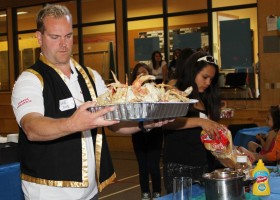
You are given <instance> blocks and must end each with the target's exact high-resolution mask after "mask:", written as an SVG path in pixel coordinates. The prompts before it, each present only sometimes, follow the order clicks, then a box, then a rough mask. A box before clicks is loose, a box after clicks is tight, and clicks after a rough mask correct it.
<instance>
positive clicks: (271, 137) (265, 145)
mask: <svg viewBox="0 0 280 200" xmlns="http://www.w3.org/2000/svg"><path fill="white" fill-rule="evenodd" d="M275 136H276V133H275V131H273V130H272V131H269V133H268V135H267V136H266V140H264V139H263V138H262V137H261V138H260V142H261V145H262V148H263V149H264V150H265V151H268V150H269V149H270V146H271V144H272V141H273V140H274V139H275Z"/></svg>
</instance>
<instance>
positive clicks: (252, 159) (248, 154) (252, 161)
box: [237, 146, 256, 164]
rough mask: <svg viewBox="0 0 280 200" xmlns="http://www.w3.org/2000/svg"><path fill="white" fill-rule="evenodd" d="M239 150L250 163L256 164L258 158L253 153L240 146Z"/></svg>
mask: <svg viewBox="0 0 280 200" xmlns="http://www.w3.org/2000/svg"><path fill="white" fill-rule="evenodd" d="M237 150H238V151H239V152H241V153H244V154H245V155H246V156H247V157H248V158H249V160H250V162H251V163H252V164H253V163H254V162H256V157H255V155H254V153H252V152H251V151H248V150H247V149H246V148H244V147H242V146H239V147H237Z"/></svg>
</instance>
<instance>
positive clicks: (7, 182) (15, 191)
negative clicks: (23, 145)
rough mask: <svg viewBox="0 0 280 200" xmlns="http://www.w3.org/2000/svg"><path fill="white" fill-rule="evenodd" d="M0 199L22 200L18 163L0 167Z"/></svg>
mask: <svg viewBox="0 0 280 200" xmlns="http://www.w3.org/2000/svg"><path fill="white" fill-rule="evenodd" d="M0 199H3V200H4V199H13V200H24V197H23V192H22V189H21V179H20V164H19V163H18V162H15V163H9V164H4V165H0Z"/></svg>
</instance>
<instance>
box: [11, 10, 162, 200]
mask: <svg viewBox="0 0 280 200" xmlns="http://www.w3.org/2000/svg"><path fill="white" fill-rule="evenodd" d="M36 37H37V39H38V42H39V44H40V46H41V54H40V59H39V60H38V61H36V63H35V64H34V65H33V66H31V67H30V68H29V69H28V70H26V71H24V72H23V73H22V74H21V75H20V77H19V78H18V80H17V82H16V84H15V86H14V89H13V93H12V106H13V109H14V113H15V116H16V120H17V122H18V124H19V127H20V135H19V148H20V163H21V172H22V174H21V178H22V188H23V192H24V196H25V199H36V200H37V199H47V200H50V199H59V200H63V199H65V200H70V199H75V200H76V199H86V200H87V199H97V193H98V189H99V190H100V191H101V190H102V189H103V188H104V187H105V186H106V185H108V184H109V183H111V182H112V181H113V180H114V178H115V176H116V175H115V173H114V170H113V166H112V161H111V158H110V155H109V150H108V146H107V143H106V138H105V135H102V134H97V130H96V128H98V127H103V126H108V127H109V128H110V129H111V130H113V131H115V132H117V133H124V134H125V133H129V134H130V133H135V132H138V131H140V128H139V127H138V124H137V123H134V122H131V123H126V124H125V125H124V123H120V122H119V121H106V120H104V118H103V115H105V114H106V113H107V112H109V111H112V110H113V107H108V108H104V109H102V110H100V111H97V112H94V113H91V112H89V111H88V108H89V107H93V106H95V102H94V100H95V98H96V96H97V95H99V94H102V93H104V92H105V91H106V85H105V83H104V81H103V80H102V78H101V76H100V75H99V74H98V73H97V72H96V71H94V70H91V69H88V68H86V67H83V66H80V65H79V64H78V63H77V62H75V60H73V59H72V58H71V54H72V46H73V29H72V16H71V14H70V12H69V10H68V9H67V8H66V7H63V6H60V5H47V6H46V7H44V8H42V9H41V10H40V11H39V13H38V16H37V31H36ZM84 102H85V103H84ZM165 123H167V121H160V122H156V123H153V122H149V123H147V122H146V123H145V128H153V127H158V126H162V125H163V124H165ZM141 128H142V129H143V128H144V127H143V126H142V127H141Z"/></svg>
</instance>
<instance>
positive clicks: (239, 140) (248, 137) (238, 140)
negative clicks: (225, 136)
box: [233, 126, 270, 149]
mask: <svg viewBox="0 0 280 200" xmlns="http://www.w3.org/2000/svg"><path fill="white" fill-rule="evenodd" d="M269 130H270V128H269V127H268V126H261V127H254V128H244V129H241V130H239V131H238V132H237V133H236V135H235V137H234V140H233V144H234V145H235V146H243V147H245V148H246V149H248V146H247V144H248V142H249V141H255V142H256V141H257V140H256V135H257V134H259V133H264V134H267V133H268V132H269Z"/></svg>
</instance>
